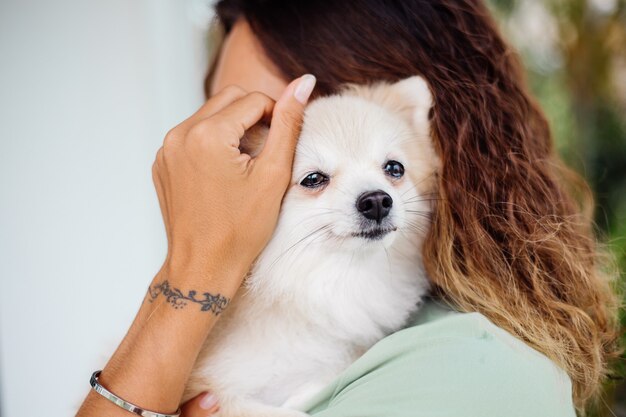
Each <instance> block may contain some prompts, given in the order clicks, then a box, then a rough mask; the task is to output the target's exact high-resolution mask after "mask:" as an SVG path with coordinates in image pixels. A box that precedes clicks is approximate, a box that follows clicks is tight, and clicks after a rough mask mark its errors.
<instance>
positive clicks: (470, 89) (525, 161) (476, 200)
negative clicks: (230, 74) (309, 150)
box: [207, 0, 617, 407]
mask: <svg viewBox="0 0 626 417" xmlns="http://www.w3.org/2000/svg"><path fill="white" fill-rule="evenodd" d="M217 12H218V16H219V18H220V20H221V21H222V23H223V24H224V25H225V27H226V30H227V31H230V30H231V29H232V28H233V26H234V25H235V22H241V21H242V20H245V22H247V24H249V26H248V28H249V29H251V32H250V33H252V34H253V36H252V38H253V39H254V44H255V45H256V46H255V48H258V49H256V51H261V52H260V54H259V56H258V61H256V62H259V63H262V66H263V67H264V68H265V69H267V71H268V74H266V75H268V78H267V80H270V81H267V83H266V82H265V81H259V82H260V83H261V84H262V85H263V88H264V89H265V90H264V91H266V92H268V94H270V95H272V93H271V91H273V90H272V89H276V88H279V86H280V81H281V80H282V82H286V80H289V79H292V78H295V77H297V76H299V75H301V74H304V73H312V74H314V75H315V76H316V77H317V80H318V81H317V86H316V92H315V93H314V94H318V95H323V94H328V93H332V92H336V91H338V90H339V88H340V86H341V85H342V84H343V83H357V84H369V83H372V82H374V81H379V80H386V81H397V80H399V79H402V78H407V77H409V76H412V75H416V74H419V75H422V76H423V77H424V78H425V79H426V80H427V81H428V83H429V85H430V88H431V90H432V94H433V97H434V107H433V111H432V115H431V126H432V136H433V137H434V140H435V148H436V150H437V152H438V154H439V156H440V158H441V161H442V166H441V170H440V172H439V201H438V204H437V208H436V212H435V216H434V219H433V223H432V226H431V232H430V235H429V236H428V238H427V242H426V245H425V249H424V260H425V263H426V267H427V269H428V272H429V275H430V279H431V280H432V282H433V283H434V284H435V286H436V288H437V290H438V292H439V294H440V295H441V296H443V297H445V298H447V299H449V300H451V301H453V302H454V303H455V304H456V305H457V306H458V307H459V308H460V309H462V310H466V311H478V312H481V313H482V314H484V315H485V316H487V317H488V318H489V319H490V320H492V321H493V322H494V323H496V324H498V325H499V326H501V327H503V328H505V329H506V330H508V331H510V332H511V333H513V334H515V335H516V336H518V337H520V338H522V339H523V340H525V341H526V342H527V343H529V344H530V345H531V346H533V347H535V348H536V349H538V350H539V351H541V352H543V353H545V354H546V355H547V356H548V357H550V358H551V359H553V360H554V361H555V362H557V363H558V364H559V365H561V366H562V367H563V368H564V369H565V370H566V371H567V372H568V373H569V375H570V376H571V378H572V380H573V383H574V391H575V392H574V395H575V400H576V403H577V405H578V406H579V407H582V406H583V405H584V403H585V402H586V400H588V399H589V398H591V397H593V396H594V394H596V393H597V391H598V388H599V386H600V382H601V381H602V380H603V379H604V377H605V375H606V372H607V362H608V360H609V359H610V358H611V357H612V356H614V355H615V353H616V346H615V340H616V333H617V329H616V311H617V310H616V305H617V301H616V297H615V295H614V293H613V291H612V289H611V286H610V282H609V279H608V276H607V273H606V272H605V271H604V267H605V264H604V262H603V261H602V257H600V256H599V255H598V250H597V248H596V243H595V239H594V237H593V230H592V227H591V221H590V212H589V210H587V208H588V207H590V203H591V200H590V199H588V198H587V197H588V195H589V190H588V189H587V188H586V186H585V184H584V182H582V181H580V180H578V178H577V177H576V176H575V175H573V174H572V173H571V172H570V171H568V170H566V169H565V168H564V167H562V165H561V163H560V162H559V159H558V157H557V156H556V155H555V153H554V150H553V147H552V141H551V137H550V130H549V126H548V123H547V122H546V119H545V118H544V116H543V114H542V112H541V111H540V109H539V108H538V107H537V105H536V104H535V103H534V101H533V100H532V99H531V98H530V96H529V94H528V92H527V90H526V87H525V85H524V81H523V76H522V71H521V69H520V65H519V63H518V60H517V57H516V54H515V53H514V52H513V51H512V50H511V49H510V48H509V46H508V45H507V44H506V43H505V42H504V41H503V40H502V38H501V36H500V35H499V33H498V30H497V28H496V25H495V23H494V22H493V20H492V18H491V17H490V15H489V13H488V10H487V9H486V7H485V6H484V5H483V4H482V2H480V1H476V0H441V1H433V0H428V1H417V0H416V1H390V2H383V1H377V0H353V1H349V2H347V1H346V2H337V1H330V0H319V1H315V2H293V1H290V0H273V1H272V0H222V1H220V2H219V3H218V4H217ZM222 58H223V57H222ZM220 65H221V64H220V62H218V64H217V71H216V74H215V75H218V74H219V71H220V70H219V66H220ZM239 65H240V66H241V67H245V66H246V63H245V61H244V60H243V58H242V59H240V60H239ZM219 76H220V77H222V78H221V80H222V81H220V82H223V76H224V74H223V69H222V74H221V75H219ZM272 77H274V78H272ZM272 79H273V81H271V80H272ZM209 83H210V78H208V79H207V86H209ZM272 83H274V84H272ZM270 87H271V88H270Z"/></svg>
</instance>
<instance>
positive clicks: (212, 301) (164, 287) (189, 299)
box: [148, 280, 230, 316]
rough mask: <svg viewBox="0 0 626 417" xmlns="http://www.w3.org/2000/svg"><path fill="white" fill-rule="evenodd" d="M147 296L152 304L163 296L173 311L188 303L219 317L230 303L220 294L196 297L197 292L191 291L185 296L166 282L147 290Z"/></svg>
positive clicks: (204, 294) (206, 293)
mask: <svg viewBox="0 0 626 417" xmlns="http://www.w3.org/2000/svg"><path fill="white" fill-rule="evenodd" d="M148 294H149V295H150V298H149V301H150V302H153V301H154V300H155V299H156V298H157V297H158V296H159V295H163V296H164V297H165V300H166V301H167V302H168V303H169V304H171V305H172V307H174V308H175V309H180V308H183V307H185V306H186V305H187V304H189V303H196V304H199V305H200V311H210V312H212V313H213V314H215V315H216V316H219V314H220V313H221V312H223V311H224V309H225V308H226V306H228V303H229V302H230V299H228V298H227V297H224V296H223V295H221V294H215V295H213V294H210V293H208V292H205V293H203V294H202V295H203V297H198V296H197V292H196V291H194V290H191V291H188V292H187V295H185V294H183V292H182V291H181V290H179V289H178V288H172V287H170V283H169V282H168V281H167V280H165V281H163V282H161V283H160V284H155V285H154V286H152V287H150V288H148Z"/></svg>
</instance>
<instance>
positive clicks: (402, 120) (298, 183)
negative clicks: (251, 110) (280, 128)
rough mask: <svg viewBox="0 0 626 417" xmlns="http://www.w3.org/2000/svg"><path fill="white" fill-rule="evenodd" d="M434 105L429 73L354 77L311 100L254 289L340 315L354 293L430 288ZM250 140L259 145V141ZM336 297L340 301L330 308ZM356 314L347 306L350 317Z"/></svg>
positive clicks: (254, 274)
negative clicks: (427, 252) (376, 80)
mask: <svg viewBox="0 0 626 417" xmlns="http://www.w3.org/2000/svg"><path fill="white" fill-rule="evenodd" d="M430 107H431V96H430V92H429V89H428V87H427V85H426V83H425V82H424V81H423V80H422V79H421V78H420V77H411V78H408V79H406V80H403V81H400V82H398V83H395V84H377V85H374V86H367V87H364V86H348V87H346V89H345V90H344V91H342V93H341V94H339V95H336V96H330V97H322V98H319V99H317V100H315V101H313V102H311V103H310V104H309V105H308V106H307V109H306V113H305V117H304V124H303V127H302V133H301V135H300V139H299V141H298V144H297V147H296V154H295V158H294V164H293V171H292V172H293V174H292V181H291V185H290V187H289V189H288V190H287V193H286V194H285V197H284V199H283V202H282V206H281V212H280V216H279V219H278V224H277V227H276V230H275V232H274V235H273V236H272V239H271V240H270V242H269V243H268V245H267V247H266V248H265V249H264V251H263V252H262V253H261V255H260V256H259V258H258V259H257V262H256V263H255V266H254V268H253V271H252V273H251V276H250V278H249V279H247V280H246V286H247V287H248V289H249V290H250V291H253V292H255V296H258V297H261V298H264V299H267V298H268V297H269V298H272V299H274V300H284V299H290V297H291V298H293V297H295V298H296V299H297V300H299V302H300V303H301V304H303V306H308V307H309V308H311V309H313V310H314V309H315V308H318V309H319V308H324V309H326V310H327V314H328V317H332V318H333V320H339V319H338V317H340V316H342V315H345V314H347V313H346V311H351V310H349V309H348V310H345V311H343V310H341V308H340V306H341V305H345V303H346V302H348V300H349V299H350V297H354V296H356V297H359V299H360V300H361V301H359V302H362V303H368V302H369V301H368V300H369V298H368V297H369V296H372V295H376V294H378V296H382V295H383V294H388V293H389V292H390V291H393V288H396V290H398V288H400V290H399V291H401V292H404V293H407V294H409V293H412V292H414V291H422V290H423V288H424V284H423V281H420V280H422V279H424V277H423V267H422V264H421V256H420V254H421V246H422V242H423V240H424V237H425V235H426V233H427V231H428V229H429V225H430V214H431V212H432V209H433V207H432V206H433V205H432V202H433V201H434V192H435V184H436V181H435V173H436V171H437V167H438V165H439V162H438V158H437V156H436V154H435V152H434V150H433V145H432V140H431V137H430V127H429V121H428V113H429V110H430ZM259 136H260V135H259ZM245 142H246V144H244V145H245V146H244V148H248V147H249V148H250V149H255V148H256V146H254V143H260V141H255V140H254V139H253V138H249V139H247V140H246V141H245ZM298 278H302V279H298ZM304 278H306V279H304ZM420 282H421V284H420ZM366 290H367V291H370V292H371V294H369V295H368V296H365V295H364V294H365V293H363V291H366ZM355 291H356V292H355ZM336 297H339V298H341V299H342V300H343V301H342V303H344V304H341V303H340V304H339V305H338V307H337V308H340V310H341V311H335V310H332V311H331V310H328V308H329V306H328V302H329V300H331V299H334V298H336ZM389 298H390V299H393V300H396V301H397V299H398V298H397V297H396V296H389ZM408 300H413V299H411V298H408ZM396 301H394V302H396ZM413 301H414V300H413ZM314 305H315V306H317V307H311V306H314ZM377 306H378V308H379V309H380V311H379V310H377V311H370V310H371V308H372V305H370V304H368V305H366V306H363V309H364V311H365V310H367V311H370V312H369V313H367V314H374V315H377V316H378V317H380V318H381V320H384V318H385V317H389V316H388V312H387V313H386V312H385V311H383V310H384V309H385V308H387V306H385V305H384V303H379V304H377ZM396 307H397V306H396ZM303 308H305V307H303ZM389 308H391V307H389ZM407 308H408V307H407ZM368 309H369V310H368ZM364 314H365V313H364ZM353 319H354V318H353V317H351V316H350V317H348V316H346V323H350V322H351V321H352V320H353ZM347 325H349V324H347Z"/></svg>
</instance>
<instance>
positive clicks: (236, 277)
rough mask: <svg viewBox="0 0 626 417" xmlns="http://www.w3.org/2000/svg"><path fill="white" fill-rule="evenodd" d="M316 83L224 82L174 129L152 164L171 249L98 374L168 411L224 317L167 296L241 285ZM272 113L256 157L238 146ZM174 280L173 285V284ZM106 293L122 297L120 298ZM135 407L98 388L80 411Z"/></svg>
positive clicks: (264, 233) (87, 416) (112, 415)
mask: <svg viewBox="0 0 626 417" xmlns="http://www.w3.org/2000/svg"><path fill="white" fill-rule="evenodd" d="M314 84H315V78H314V77H313V76H309V75H305V76H303V77H300V78H298V79H296V80H294V81H293V82H291V83H290V84H289V85H288V86H287V88H286V90H285V92H284V93H283V95H282V96H281V97H280V99H279V100H278V101H277V102H276V103H274V101H273V100H272V99H270V98H269V97H267V96H265V95H263V94H261V93H247V92H245V91H243V90H241V89H239V88H237V87H229V88H226V89H224V90H223V91H221V92H219V93H218V94H216V95H215V96H213V97H212V98H211V99H209V100H208V101H207V102H206V103H205V104H204V105H203V106H202V107H201V108H200V109H199V110H198V111H197V112H196V113H195V114H194V115H192V116H191V117H190V118H189V119H187V120H185V121H184V122H182V123H181V124H179V125H178V126H176V127H175V128H174V129H172V130H171V131H170V132H169V133H168V134H167V137H166V138H165V141H164V143H163V147H162V148H160V149H159V151H158V152H157V157H156V161H155V162H154V164H153V167H152V174H153V179H154V183H155V186H156V189H157V194H158V198H159V204H160V206H161V211H162V214H163V220H164V223H165V228H166V232H167V239H168V254H167V258H166V261H165V262H164V264H163V266H162V267H161V270H160V271H159V272H158V273H157V275H156V277H155V278H154V280H153V286H151V288H150V291H149V292H148V294H147V296H146V299H145V301H144V303H143V304H142V305H141V308H140V309H139V311H138V313H137V315H136V317H135V320H134V322H133V324H132V325H131V327H130V329H129V330H128V332H127V334H126V336H125V337H124V339H123V340H122V342H121V343H120V346H119V347H118V348H117V350H116V351H115V353H114V354H113V356H112V357H111V359H110V360H109V362H108V363H107V365H106V367H105V368H104V369H103V371H102V373H101V375H100V378H99V379H100V382H101V383H102V385H103V386H104V387H105V388H107V389H108V390H110V391H112V392H114V393H116V394H117V395H118V396H120V397H122V398H123V399H125V400H127V401H129V402H131V403H134V404H136V405H138V406H140V407H142V408H145V409H148V410H155V411H160V412H164V413H168V412H172V411H173V410H175V409H176V408H177V407H178V404H179V403H180V399H181V397H182V395H183V391H184V388H185V383H186V381H187V379H188V378H189V374H190V373H191V370H192V367H193V364H194V362H195V360H196V357H197V355H198V353H199V351H200V349H201V347H202V344H203V342H204V340H205V339H206V337H207V335H208V333H209V332H210V329H211V328H212V326H213V324H214V323H215V320H216V319H217V318H216V317H215V315H214V314H213V312H212V311H211V310H210V309H209V310H205V309H200V308H198V305H190V306H188V308H183V309H182V311H177V310H176V309H175V308H172V306H171V305H169V304H171V303H172V300H174V299H175V297H174V298H171V297H170V296H171V294H174V295H176V294H203V293H204V292H205V291H210V292H211V293H214V294H215V293H218V294H221V296H223V297H232V296H233V295H234V294H235V292H236V291H237V288H238V287H239V285H240V284H241V281H242V279H243V277H244V276H245V274H246V272H247V271H248V269H249V268H250V265H251V263H252V261H253V260H254V258H255V257H256V256H257V255H258V254H259V252H260V251H261V250H262V249H263V247H264V246H265V244H266V243H267V241H268V240H269V238H270V236H271V234H272V232H273V230H274V227H275V225H276V221H277V219H278V212H279V209H280V204H281V201H282V196H283V195H284V193H285V191H286V189H287V187H288V185H289V181H290V178H291V166H292V162H293V155H294V150H295V146H296V142H297V137H298V134H299V130H300V124H301V121H302V114H303V110H304V105H305V104H306V102H307V100H308V97H309V95H310V93H311V90H312V89H313V86H314ZM270 116H271V125H270V129H269V134H268V138H267V140H266V142H265V145H264V148H263V151H262V152H261V153H260V154H259V155H258V156H257V157H255V158H251V157H250V156H249V155H246V154H242V153H241V152H239V150H238V145H239V139H240V138H241V137H242V136H243V134H244V131H245V130H246V129H247V128H249V127H251V126H252V125H254V124H255V123H257V122H258V121H260V120H261V119H263V118H269V117H270ZM166 281H167V282H166ZM165 284H167V285H165ZM170 289H171V290H172V291H173V292H170V293H166V291H170ZM179 289H180V290H179ZM177 291H178V292H177ZM168 294H169V295H168ZM159 295H161V296H159ZM163 295H164V296H163ZM209 295H210V294H205V296H207V297H209ZM192 298H193V297H192ZM100 302H101V304H106V303H107V302H109V303H113V304H110V305H114V301H109V300H100ZM174 304H175V303H174ZM175 305H176V304H175ZM183 305H184V304H183ZM183 305H176V306H178V307H182V306H183ZM194 307H195V308H194ZM203 307H204V305H203ZM216 314H217V313H216ZM194 401H195V402H194ZM203 405H204V406H206V402H204V403H202V402H201V400H200V399H198V398H196V399H195V400H192V401H191V402H190V403H188V404H187V405H186V410H187V411H186V413H187V414H188V415H189V417H193V416H194V414H190V413H191V411H189V410H195V409H196V408H197V407H202V406H203ZM193 407H196V408H193ZM200 409H202V408H200ZM204 411H206V408H205V409H204ZM209 411H210V410H209ZM127 414H128V412H127V411H125V410H124V409H122V408H120V407H118V406H115V405H113V404H112V403H111V402H109V401H108V400H106V399H104V398H103V397H102V396H100V395H98V394H97V393H95V392H94V391H90V392H89V394H88V396H87V398H86V400H85V401H84V403H83V404H82V406H81V408H80V410H79V411H78V414H77V416H79V417H95V416H101V415H107V416H109V417H117V416H119V417H124V416H126V415H127Z"/></svg>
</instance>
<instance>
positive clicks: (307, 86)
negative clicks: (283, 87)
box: [293, 74, 316, 104]
mask: <svg viewBox="0 0 626 417" xmlns="http://www.w3.org/2000/svg"><path fill="white" fill-rule="evenodd" d="M315 81H316V80H315V76H314V75H311V74H305V75H303V76H302V77H300V82H299V83H298V85H297V86H296V90H295V91H294V93H293V96H294V97H295V98H296V100H298V101H299V102H300V103H302V104H306V102H307V100H308V99H309V96H310V95H311V92H312V91H313V87H315Z"/></svg>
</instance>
